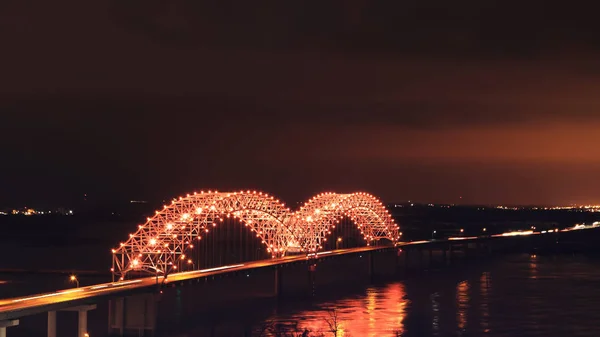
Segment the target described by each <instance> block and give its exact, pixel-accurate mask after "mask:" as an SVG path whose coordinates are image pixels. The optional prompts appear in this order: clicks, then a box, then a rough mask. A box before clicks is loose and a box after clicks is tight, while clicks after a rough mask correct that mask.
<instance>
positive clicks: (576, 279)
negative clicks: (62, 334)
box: [168, 255, 600, 337]
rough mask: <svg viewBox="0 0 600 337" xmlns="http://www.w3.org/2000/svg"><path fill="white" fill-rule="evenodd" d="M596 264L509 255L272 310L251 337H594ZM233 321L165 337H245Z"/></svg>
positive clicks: (598, 331) (599, 317)
mask: <svg viewBox="0 0 600 337" xmlns="http://www.w3.org/2000/svg"><path fill="white" fill-rule="evenodd" d="M598 262H600V260H598V259H596V258H588V257H586V256H574V255H559V256H532V255H514V256H507V257H503V258H501V259H500V260H497V261H494V262H493V263H490V264H483V265H477V266H469V265H466V266H465V265H463V266H458V267H456V268H450V269H445V270H432V271H425V272H423V273H419V274H418V275H412V276H408V277H404V279H403V280H401V281H397V282H391V283H387V284H381V285H375V286H367V287H365V288H364V290H361V291H359V292H355V293H347V294H345V295H342V294H331V295H330V298H326V299H321V300H316V301H313V302H312V303H300V302H292V303H284V304H279V305H276V306H275V307H274V308H272V310H273V312H272V314H271V315H270V316H269V317H268V318H267V319H266V320H264V321H262V322H255V329H254V335H258V332H257V330H261V329H264V328H265V327H269V328H271V329H270V330H269V329H265V330H266V331H265V333H264V334H263V335H264V336H274V335H275V334H274V333H269V331H271V332H272V331H273V330H278V331H288V332H289V331H297V332H304V331H310V334H309V335H310V336H320V335H324V336H332V337H333V336H336V337H348V336H354V337H363V336H364V337H385V336H411V337H412V336H415V337H416V336H490V337H496V336H498V337H499V336H540V337H542V336H543V337H554V336H557V337H558V336H600V326H599V325H598V324H597V322H600V311H599V310H598V307H599V305H600V287H598V285H599V281H600V264H599V263H598ZM248 310H254V309H253V308H249V309H248ZM236 317H239V314H236ZM235 320H236V318H235V317H230V320H229V323H227V321H228V320H226V321H225V323H222V324H220V327H216V328H212V329H211V330H212V331H211V333H207V329H206V328H205V327H202V328H197V329H190V330H189V331H188V332H186V333H180V334H172V335H168V337H176V336H177V337H183V336H189V337H191V336H242V335H244V334H243V333H239V332H233V331H232V329H231V328H230V327H231V326H232V325H235ZM256 326H259V327H261V328H259V329H257V328H256ZM246 335H249V334H246ZM282 336H283V335H282Z"/></svg>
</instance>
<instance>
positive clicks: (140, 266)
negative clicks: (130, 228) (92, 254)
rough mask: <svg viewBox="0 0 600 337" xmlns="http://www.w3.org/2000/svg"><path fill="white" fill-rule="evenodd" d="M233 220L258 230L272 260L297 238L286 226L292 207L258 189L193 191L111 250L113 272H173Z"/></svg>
mask: <svg viewBox="0 0 600 337" xmlns="http://www.w3.org/2000/svg"><path fill="white" fill-rule="evenodd" d="M230 217H233V218H237V219H239V220H240V222H241V223H243V224H244V226H246V227H249V229H250V231H252V232H255V233H256V237H257V238H259V239H260V240H261V241H262V243H263V244H264V245H265V246H266V249H267V251H269V252H271V253H272V256H273V257H277V256H281V255H282V254H283V253H284V252H285V248H284V247H287V243H288V240H289V238H291V237H293V233H292V231H291V230H289V229H288V228H287V225H286V224H287V223H288V222H289V221H288V219H289V217H290V210H289V208H286V207H285V205H284V204H283V203H281V202H279V200H276V199H274V198H273V197H272V196H269V195H267V194H265V193H262V192H256V191H253V192H250V191H246V192H244V191H242V192H231V193H223V192H212V191H209V192H208V193H204V192H201V193H194V194H193V195H187V196H186V197H180V198H179V199H176V200H173V201H172V202H171V204H170V205H165V206H163V209H162V210H160V211H156V214H155V215H154V216H153V217H151V218H147V221H146V223H145V224H143V225H139V226H138V230H137V231H136V232H135V233H132V234H130V235H129V239H128V240H127V241H125V242H122V243H121V244H120V246H119V247H118V248H117V249H113V250H112V253H113V267H112V272H113V274H114V275H115V276H117V277H119V278H121V279H122V278H123V277H124V276H125V274H126V273H127V272H130V271H140V272H150V273H158V274H164V273H165V271H166V272H169V270H170V269H171V268H173V266H175V265H176V262H177V260H178V259H182V258H185V252H186V251H187V250H188V249H190V248H193V247H194V240H199V239H201V238H202V235H205V234H208V233H209V232H210V230H211V229H212V228H213V227H216V226H217V224H218V223H219V222H222V221H223V220H224V218H230Z"/></svg>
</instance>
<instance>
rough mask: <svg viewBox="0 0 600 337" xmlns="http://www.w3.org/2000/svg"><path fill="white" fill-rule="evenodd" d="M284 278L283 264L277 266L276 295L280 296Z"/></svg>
mask: <svg viewBox="0 0 600 337" xmlns="http://www.w3.org/2000/svg"><path fill="white" fill-rule="evenodd" d="M282 278H283V271H282V268H281V266H275V297H279V296H280V295H281V291H282V289H283V285H282V282H283V280H282Z"/></svg>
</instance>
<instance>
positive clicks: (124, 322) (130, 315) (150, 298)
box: [108, 294, 158, 336]
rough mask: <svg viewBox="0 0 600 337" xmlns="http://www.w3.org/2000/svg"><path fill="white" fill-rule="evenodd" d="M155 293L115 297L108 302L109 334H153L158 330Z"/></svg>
mask: <svg viewBox="0 0 600 337" xmlns="http://www.w3.org/2000/svg"><path fill="white" fill-rule="evenodd" d="M156 302H157V299H156V295H155V294H140V295H133V296H127V297H120V298H113V299H111V300H110V301H109V303H108V333H109V335H117V336H125V335H126V334H128V333H132V334H134V335H137V336H146V335H147V332H148V333H150V334H151V335H152V334H153V333H154V331H155V330H156V316H157V314H158V310H157V309H158V308H157V303H156Z"/></svg>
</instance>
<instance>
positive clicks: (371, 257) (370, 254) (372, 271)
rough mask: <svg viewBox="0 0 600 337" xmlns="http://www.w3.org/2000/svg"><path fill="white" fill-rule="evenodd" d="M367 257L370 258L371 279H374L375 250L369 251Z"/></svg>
mask: <svg viewBox="0 0 600 337" xmlns="http://www.w3.org/2000/svg"><path fill="white" fill-rule="evenodd" d="M367 258H368V259H369V261H368V264H369V267H368V268H369V281H371V282H372V281H373V276H374V274H375V257H374V256H373V252H368V253H367Z"/></svg>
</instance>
